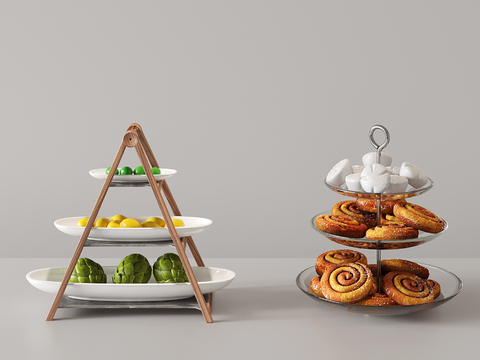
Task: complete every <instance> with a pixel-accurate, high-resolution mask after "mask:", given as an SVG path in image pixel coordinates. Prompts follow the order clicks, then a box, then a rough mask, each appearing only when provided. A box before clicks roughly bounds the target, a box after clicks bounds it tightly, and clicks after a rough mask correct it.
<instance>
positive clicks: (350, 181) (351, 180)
mask: <svg viewBox="0 0 480 360" xmlns="http://www.w3.org/2000/svg"><path fill="white" fill-rule="evenodd" d="M361 177H362V175H361V174H360V173H353V174H350V175H347V176H346V177H345V183H346V185H347V189H348V190H351V191H363V188H362V185H360V179H361Z"/></svg>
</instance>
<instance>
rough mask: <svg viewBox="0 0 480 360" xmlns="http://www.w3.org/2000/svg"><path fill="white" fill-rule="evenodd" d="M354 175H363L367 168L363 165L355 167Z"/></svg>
mask: <svg viewBox="0 0 480 360" xmlns="http://www.w3.org/2000/svg"><path fill="white" fill-rule="evenodd" d="M352 167H353V173H354V174H356V173H361V172H362V171H363V169H365V166H363V165H353V166H352Z"/></svg>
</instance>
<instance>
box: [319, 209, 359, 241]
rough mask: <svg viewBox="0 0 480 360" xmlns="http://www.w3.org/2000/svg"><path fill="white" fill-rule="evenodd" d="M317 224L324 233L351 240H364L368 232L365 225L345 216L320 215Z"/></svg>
mask: <svg viewBox="0 0 480 360" xmlns="http://www.w3.org/2000/svg"><path fill="white" fill-rule="evenodd" d="M315 223H316V225H317V228H319V229H320V230H321V231H323V232H326V233H328V234H333V235H338V236H344V237H350V238H362V237H364V236H365V232H366V231H367V226H366V225H365V224H359V223H358V221H357V220H354V219H351V218H349V217H348V216H343V215H332V214H330V215H319V216H318V217H317V219H316V221H315Z"/></svg>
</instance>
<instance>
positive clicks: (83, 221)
mask: <svg viewBox="0 0 480 360" xmlns="http://www.w3.org/2000/svg"><path fill="white" fill-rule="evenodd" d="M87 222H88V218H81V219H80V220H79V221H78V223H77V226H78V227H85V226H87Z"/></svg>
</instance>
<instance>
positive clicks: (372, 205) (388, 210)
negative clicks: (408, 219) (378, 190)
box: [356, 198, 407, 214]
mask: <svg viewBox="0 0 480 360" xmlns="http://www.w3.org/2000/svg"><path fill="white" fill-rule="evenodd" d="M356 202H357V208H358V209H360V210H362V211H367V212H370V213H375V214H376V213H377V200H376V199H364V198H357V200H356ZM396 203H407V200H405V199H404V198H400V199H396V198H392V200H390V199H389V200H381V201H380V212H381V213H382V214H393V207H394V206H395V204H396Z"/></svg>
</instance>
